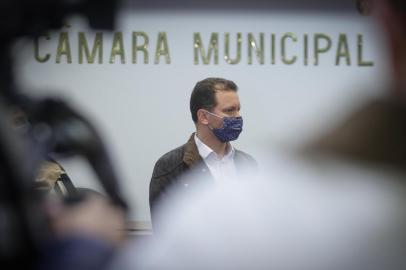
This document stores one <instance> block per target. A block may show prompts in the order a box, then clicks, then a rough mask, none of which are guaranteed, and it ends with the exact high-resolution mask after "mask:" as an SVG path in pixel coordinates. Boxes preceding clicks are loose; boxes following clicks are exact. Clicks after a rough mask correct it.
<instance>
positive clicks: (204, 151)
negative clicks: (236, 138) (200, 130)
mask: <svg viewBox="0 0 406 270" xmlns="http://www.w3.org/2000/svg"><path fill="white" fill-rule="evenodd" d="M194 137H195V143H196V146H197V150H198V151H199V155H200V156H201V157H202V158H203V159H207V158H208V157H209V156H210V154H212V153H213V155H214V156H216V157H217V154H216V153H215V152H214V151H213V149H211V148H210V147H208V146H207V145H206V144H205V143H204V142H202V141H201V140H200V139H199V137H197V135H196V133H195V136H194ZM226 151H227V153H226V154H225V155H224V157H223V159H233V158H234V153H235V149H234V147H233V146H232V145H231V144H230V143H228V144H227V150H226Z"/></svg>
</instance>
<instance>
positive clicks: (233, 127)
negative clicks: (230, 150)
mask: <svg viewBox="0 0 406 270" xmlns="http://www.w3.org/2000/svg"><path fill="white" fill-rule="evenodd" d="M207 112H208V113H209V114H211V115H214V116H216V117H218V118H221V119H223V125H222V127H220V128H211V127H210V126H209V128H210V129H211V130H212V131H213V133H214V135H216V137H217V139H219V140H220V141H221V142H223V143H225V142H229V141H234V140H236V139H237V138H238V136H239V135H240V133H241V131H242V124H243V121H242V117H241V116H239V117H221V116H218V115H217V114H214V113H211V112H209V111H207Z"/></svg>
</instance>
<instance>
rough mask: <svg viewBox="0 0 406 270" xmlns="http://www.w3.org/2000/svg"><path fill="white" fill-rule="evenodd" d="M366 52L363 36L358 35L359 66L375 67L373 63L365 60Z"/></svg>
mask: <svg viewBox="0 0 406 270" xmlns="http://www.w3.org/2000/svg"><path fill="white" fill-rule="evenodd" d="M363 50H364V39H363V36H362V35H361V34H358V35H357V53H358V66H360V67H371V66H373V65H374V62H373V61H365V60H364V58H363V55H364V53H363Z"/></svg>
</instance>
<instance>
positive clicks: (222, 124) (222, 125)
mask: <svg viewBox="0 0 406 270" xmlns="http://www.w3.org/2000/svg"><path fill="white" fill-rule="evenodd" d="M204 111H205V112H207V113H209V114H211V115H213V116H215V117H218V118H220V119H222V120H223V121H222V122H221V127H219V128H223V127H224V117H223V116H219V115H217V114H215V113H212V112H209V111H208V110H204ZM207 126H208V127H209V129H210V130H213V129H214V128H213V127H211V126H210V125H207Z"/></svg>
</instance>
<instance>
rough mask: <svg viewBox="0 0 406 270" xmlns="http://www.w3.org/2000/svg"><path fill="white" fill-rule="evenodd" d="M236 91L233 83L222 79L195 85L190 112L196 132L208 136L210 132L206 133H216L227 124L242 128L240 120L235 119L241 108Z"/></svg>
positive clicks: (205, 80)
mask: <svg viewBox="0 0 406 270" xmlns="http://www.w3.org/2000/svg"><path fill="white" fill-rule="evenodd" d="M237 90H238V87H237V85H236V84H235V83H234V82H232V81H230V80H226V79H222V78H207V79H204V80H202V81H200V82H198V83H197V84H196V86H195V88H194V89H193V91H192V95H191V98H190V112H191V113H192V119H193V121H194V122H195V124H196V127H197V129H198V132H199V129H200V132H206V133H207V134H210V133H212V132H208V131H210V130H211V131H213V132H216V131H217V130H216V129H219V128H224V126H225V125H228V124H230V125H233V126H234V128H242V119H237V118H239V117H240V107H241V106H240V100H239V97H238V94H237ZM226 118H228V119H227V121H226V120H225V119H226ZM237 126H238V127H237ZM238 134H239V133H238ZM238 134H237V136H236V137H238ZM217 137H219V136H217ZM220 137H221V136H220ZM231 137H234V136H231ZM224 140H226V139H224ZM230 140H232V139H230ZM220 141H222V142H224V141H223V139H220ZM226 141H228V140H226Z"/></svg>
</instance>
